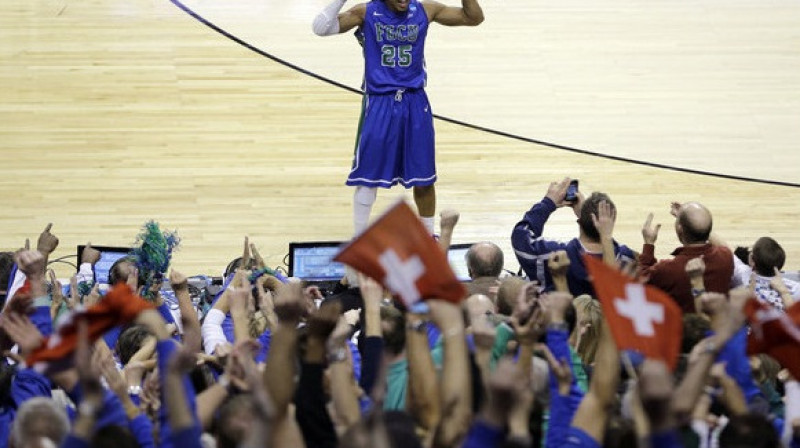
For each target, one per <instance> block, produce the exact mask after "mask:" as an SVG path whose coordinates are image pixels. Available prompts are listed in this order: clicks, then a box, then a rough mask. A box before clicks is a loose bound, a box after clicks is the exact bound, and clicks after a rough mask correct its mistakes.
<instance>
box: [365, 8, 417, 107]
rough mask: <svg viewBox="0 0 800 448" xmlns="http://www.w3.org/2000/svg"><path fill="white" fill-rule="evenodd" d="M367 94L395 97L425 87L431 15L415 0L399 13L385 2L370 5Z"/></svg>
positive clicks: (366, 37)
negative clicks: (399, 91)
mask: <svg viewBox="0 0 800 448" xmlns="http://www.w3.org/2000/svg"><path fill="white" fill-rule="evenodd" d="M362 32H363V39H364V40H363V45H364V68H365V70H366V73H365V76H364V78H365V80H366V93H368V94H384V93H394V92H395V91H397V90H398V89H421V88H423V87H425V79H426V73H425V36H426V35H427V34H428V15H427V14H426V13H425V8H423V7H422V3H420V2H418V1H417V0H411V1H410V2H409V5H408V10H406V11H405V12H402V13H396V12H394V11H392V10H391V9H389V7H388V6H386V3H384V2H383V1H382V0H372V1H370V2H369V3H367V12H366V15H365V17H364V24H363V25H362Z"/></svg>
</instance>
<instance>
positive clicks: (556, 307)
mask: <svg viewBox="0 0 800 448" xmlns="http://www.w3.org/2000/svg"><path fill="white" fill-rule="evenodd" d="M539 303H540V305H541V308H542V310H543V311H544V312H545V317H546V318H547V321H548V322H549V323H563V322H565V320H564V315H565V314H566V312H567V309H568V308H569V305H570V304H571V303H572V295H571V294H569V293H566V292H560V291H553V292H550V293H547V294H544V295H543V296H542V297H541V299H539Z"/></svg>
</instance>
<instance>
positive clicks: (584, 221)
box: [578, 192, 617, 241]
mask: <svg viewBox="0 0 800 448" xmlns="http://www.w3.org/2000/svg"><path fill="white" fill-rule="evenodd" d="M603 201H606V202H608V205H610V206H611V213H613V214H616V212H617V207H616V206H615V205H614V202H613V201H611V198H610V197H608V195H607V194H605V193H598V192H594V193H592V194H591V195H590V196H589V197H588V198H586V199H585V200H584V201H583V205H581V210H580V213H579V214H578V215H579V216H578V226H580V228H581V230H583V233H584V235H586V237H587V238H589V239H590V240H592V241H600V233H599V232H598V231H597V228H595V226H594V221H592V215H597V214H598V210H599V208H600V203H601V202H603Z"/></svg>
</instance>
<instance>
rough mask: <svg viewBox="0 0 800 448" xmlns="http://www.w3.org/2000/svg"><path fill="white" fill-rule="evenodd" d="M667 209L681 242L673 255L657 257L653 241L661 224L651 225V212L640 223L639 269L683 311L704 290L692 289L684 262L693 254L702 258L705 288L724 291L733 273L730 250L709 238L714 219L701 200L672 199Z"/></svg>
mask: <svg viewBox="0 0 800 448" xmlns="http://www.w3.org/2000/svg"><path fill="white" fill-rule="evenodd" d="M670 213H671V214H672V216H674V217H675V233H676V234H677V235H678V240H679V241H680V242H681V244H682V246H681V247H678V248H677V249H675V250H674V251H673V252H672V255H673V257H674V258H672V259H665V260H661V261H657V260H656V258H655V242H656V239H657V238H658V230H659V229H660V228H661V224H657V225H655V226H653V214H652V213H651V214H650V215H649V216H648V217H647V221H645V223H644V226H643V227H642V236H643V237H644V247H643V248H642V255H641V256H640V257H639V263H640V266H641V269H642V273H643V274H644V275H647V276H649V277H650V280H649V281H648V283H649V284H651V285H653V286H656V287H658V288H659V289H661V290H663V291H665V292H666V293H668V294H669V295H670V296H672V298H673V299H674V300H675V302H677V304H678V306H680V307H681V310H682V311H683V312H684V313H694V312H695V308H694V297H695V296H697V295H700V294H702V293H703V292H705V291H694V290H692V287H691V284H690V283H689V276H688V275H687V274H686V263H688V262H689V260H691V259H693V258H698V257H700V258H702V259H703V261H704V262H705V265H706V270H705V273H704V274H703V280H704V282H705V287H706V289H707V290H708V291H713V292H718V293H722V294H727V293H728V290H729V289H730V279H731V276H732V275H733V254H732V253H731V251H730V249H728V248H727V247H725V246H715V245H712V244H711V243H710V242H709V237H710V236H711V228H712V225H713V219H712V217H711V212H710V211H709V210H708V209H707V208H706V207H705V206H703V205H702V204H700V203H698V202H687V203H685V204H679V203H676V202H673V203H672V207H671V210H670Z"/></svg>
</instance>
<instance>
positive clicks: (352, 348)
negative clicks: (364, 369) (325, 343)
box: [347, 339, 361, 383]
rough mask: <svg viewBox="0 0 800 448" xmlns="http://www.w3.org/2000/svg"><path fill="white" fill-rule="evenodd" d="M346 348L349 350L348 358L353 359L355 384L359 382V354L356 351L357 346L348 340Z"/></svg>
mask: <svg viewBox="0 0 800 448" xmlns="http://www.w3.org/2000/svg"><path fill="white" fill-rule="evenodd" d="M347 348H349V349H350V356H351V357H352V358H353V376H354V377H355V379H356V383H359V382H361V352H359V351H358V346H357V345H356V344H354V343H353V341H351V340H350V339H348V340H347Z"/></svg>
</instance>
